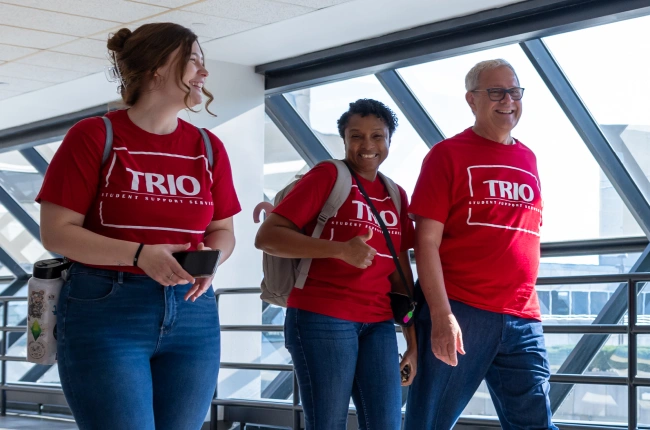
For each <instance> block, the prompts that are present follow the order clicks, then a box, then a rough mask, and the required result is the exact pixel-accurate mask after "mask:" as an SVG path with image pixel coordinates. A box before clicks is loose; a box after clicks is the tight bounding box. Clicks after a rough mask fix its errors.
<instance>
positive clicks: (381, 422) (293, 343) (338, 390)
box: [284, 308, 402, 430]
mask: <svg viewBox="0 0 650 430" xmlns="http://www.w3.org/2000/svg"><path fill="white" fill-rule="evenodd" d="M284 336H285V342H286V346H287V349H288V350H289V352H290V353H291V358H292V359H293V365H294V368H295V372H296V375H297V377H298V385H299V388H300V400H301V403H302V407H303V410H304V413H305V427H306V430H345V428H346V427H347V418H348V409H349V405H350V395H351V396H352V400H353V401H354V405H355V406H356V409H357V419H358V421H359V429H360V430H399V429H400V427H401V425H402V411H401V407H402V390H401V380H400V373H399V357H398V351H397V337H396V335H395V325H394V323H393V321H392V320H390V321H384V322H380V323H371V324H364V323H356V322H351V321H346V320H342V319H338V318H333V317H329V316H326V315H321V314H317V313H313V312H308V311H303V310H300V309H293V308H289V309H287V316H286V319H285V323H284Z"/></svg>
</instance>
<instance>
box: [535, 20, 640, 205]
mask: <svg viewBox="0 0 650 430" xmlns="http://www.w3.org/2000/svg"><path fill="white" fill-rule="evenodd" d="M649 38H650V16H644V17H641V18H636V19H631V20H627V21H621V22H616V23H612V24H607V25H601V26H598V27H593V28H588V29H584V30H580V31H574V32H571V33H566V34H560V35H557V36H553V37H548V38H545V39H544V42H546V43H547V45H548V47H549V49H550V50H551V51H552V53H553V55H554V56H555V57H556V58H557V60H558V62H559V64H560V65H561V66H562V68H563V69H564V71H565V72H566V74H567V76H568V77H569V79H570V80H571V83H572V84H573V85H574V87H575V88H576V90H577V91H578V93H579V94H580V97H581V98H582V99H583V100H584V101H585V104H586V105H587V107H588V108H589V110H590V112H591V113H592V114H593V116H594V118H595V119H596V121H597V122H598V123H599V124H600V126H601V128H602V130H603V132H604V133H605V135H606V136H607V137H608V139H609V141H610V144H611V145H612V147H613V148H614V150H615V151H616V153H617V154H618V156H619V158H620V159H621V161H623V164H624V165H625V167H626V168H627V169H628V171H629V172H630V174H631V176H632V177H633V178H634V180H635V181H636V183H637V185H639V188H640V189H641V190H642V192H643V193H644V195H645V197H646V199H648V200H649V201H650V184H649V183H648V177H650V151H648V142H649V141H650V105H648V103H647V100H648V98H650V86H648V78H647V70H648V58H647V56H646V55H640V52H639V45H638V44H637V43H634V41H642V40H648V39H649Z"/></svg>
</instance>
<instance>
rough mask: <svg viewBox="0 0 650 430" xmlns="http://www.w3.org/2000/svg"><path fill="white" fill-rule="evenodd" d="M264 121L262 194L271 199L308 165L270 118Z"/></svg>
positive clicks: (267, 117) (303, 171)
mask: <svg viewBox="0 0 650 430" xmlns="http://www.w3.org/2000/svg"><path fill="white" fill-rule="evenodd" d="M265 118H266V119H265V122H264V194H265V195H266V197H267V198H268V199H270V200H273V198H274V197H275V194H276V193H277V192H278V191H280V190H281V189H283V188H284V187H285V186H287V185H289V183H291V182H292V181H293V180H294V179H295V177H296V175H297V174H303V173H305V172H306V171H307V170H309V166H308V165H307V163H306V162H305V160H303V159H302V157H301V156H300V154H298V152H297V151H296V150H295V149H294V148H293V146H292V145H291V143H289V141H288V140H287V138H286V137H284V135H283V134H282V132H281V131H280V130H279V129H278V128H277V127H276V126H275V124H274V123H273V121H271V118H269V116H268V115H265Z"/></svg>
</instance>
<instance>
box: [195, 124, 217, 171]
mask: <svg viewBox="0 0 650 430" xmlns="http://www.w3.org/2000/svg"><path fill="white" fill-rule="evenodd" d="M196 128H197V129H198V130H199V133H201V137H202V138H203V145H205V153H206V154H207V156H208V165H209V166H210V170H212V166H213V165H214V155H213V153H212V142H210V137H209V136H208V133H207V132H206V131H205V129H203V128H201V127H196Z"/></svg>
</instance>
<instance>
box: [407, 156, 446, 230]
mask: <svg viewBox="0 0 650 430" xmlns="http://www.w3.org/2000/svg"><path fill="white" fill-rule="evenodd" d="M451 184H452V169H451V158H450V156H449V153H448V151H447V150H446V147H445V146H444V143H439V144H437V145H436V146H434V147H433V148H431V150H430V151H429V153H428V154H427V156H426V157H425V159H424V162H423V163H422V170H421V171H420V176H419V177H418V180H417V183H416V184H415V189H414V190H413V196H412V198H411V205H410V206H409V210H408V212H409V214H411V215H419V216H422V217H425V218H430V219H433V220H435V221H439V222H441V223H443V224H444V223H445V222H446V221H447V217H448V215H449V209H450V208H451V202H452V195H451V192H452V191H451Z"/></svg>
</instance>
